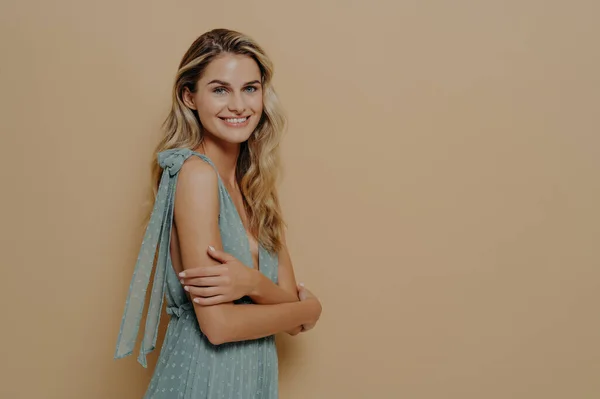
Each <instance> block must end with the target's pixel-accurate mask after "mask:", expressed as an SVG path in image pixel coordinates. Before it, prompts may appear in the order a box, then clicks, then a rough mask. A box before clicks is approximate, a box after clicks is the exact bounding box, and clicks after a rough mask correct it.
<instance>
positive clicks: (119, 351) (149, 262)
mask: <svg viewBox="0 0 600 399" xmlns="http://www.w3.org/2000/svg"><path fill="white" fill-rule="evenodd" d="M192 153H193V151H192V150H190V149H189V148H175V149H170V150H166V151H162V152H160V153H159V154H158V163H159V165H160V166H161V168H163V173H162V176H161V179H160V183H159V186H158V193H157V195H156V199H155V201H154V209H153V210H152V215H151V216H150V222H149V223H148V227H147V228H146V232H145V234H144V240H143V241H142V246H141V248H140V252H139V254H138V258H137V261H136V264H135V268H134V270H133V277H132V278H131V283H130V285H129V294H128V296H127V302H126V303H125V310H124V312H123V319H122V320H121V328H120V330H119V337H118V339H117V346H116V351H115V359H120V358H123V357H125V356H129V355H131V354H132V353H133V348H134V346H135V341H136V337H137V335H138V331H139V328H140V321H141V318H142V312H143V310H144V302H145V299H146V292H147V290H148V284H149V282H150V275H151V273H152V266H153V265H154V258H155V255H156V251H157V250H158V260H157V263H156V272H155V273H154V281H153V283H152V294H151V296H150V304H149V306H148V314H147V316H146V326H145V328H144V337H143V340H142V345H141V348H140V354H139V356H138V362H139V363H140V364H141V365H142V366H144V367H147V362H146V355H147V354H148V353H150V352H152V351H153V350H154V348H155V347H156V339H157V337H158V325H159V322H160V311H161V309H162V305H163V299H164V292H165V285H166V281H167V280H166V278H165V276H166V270H167V267H166V265H167V260H168V257H169V245H170V241H171V226H172V224H173V201H174V191H175V184H176V182H177V179H176V178H172V177H173V176H175V175H176V174H177V173H178V172H179V170H180V169H181V167H182V166H183V163H184V162H185V160H186V159H188V158H189V157H190V156H191V155H192Z"/></svg>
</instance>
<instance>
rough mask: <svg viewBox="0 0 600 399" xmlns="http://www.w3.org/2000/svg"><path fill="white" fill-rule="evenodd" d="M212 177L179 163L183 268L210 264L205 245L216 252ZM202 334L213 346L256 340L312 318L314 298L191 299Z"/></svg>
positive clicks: (177, 211)
mask: <svg viewBox="0 0 600 399" xmlns="http://www.w3.org/2000/svg"><path fill="white" fill-rule="evenodd" d="M218 215H219V194H218V179H217V175H216V172H215V171H214V170H213V168H212V167H211V166H210V165H208V164H207V163H206V162H204V161H203V160H201V159H197V158H195V157H192V158H190V159H188V160H187V161H186V162H185V163H184V165H183V166H182V168H181V170H180V172H179V177H178V183H177V187H176V193H175V208H174V219H175V225H176V227H177V233H178V237H179V246H180V252H181V258H182V264H183V269H184V270H188V269H190V268H193V267H196V265H207V266H208V265H216V264H219V262H218V261H216V260H214V259H212V258H211V257H210V256H208V254H207V252H206V248H207V247H208V246H209V245H213V246H214V247H216V248H217V249H219V250H222V247H223V246H222V242H221V235H220V231H219V225H218ZM194 311H195V312H196V316H197V319H198V323H199V326H200V329H201V330H202V332H203V333H204V334H205V335H206V336H207V338H208V339H209V340H210V342H212V343H213V344H221V343H224V342H233V341H240V340H245V339H256V338H260V337H265V336H268V335H272V334H276V333H278V332H283V331H291V330H294V329H297V328H298V327H300V326H301V325H302V324H306V323H310V322H313V321H315V320H316V319H318V317H319V315H320V312H321V305H320V303H319V302H318V300H312V301H302V302H291V303H280V304H273V305H261V304H257V305H255V304H251V305H234V304H233V303H232V302H229V303H222V304H218V305H211V306H202V305H198V304H196V303H194Z"/></svg>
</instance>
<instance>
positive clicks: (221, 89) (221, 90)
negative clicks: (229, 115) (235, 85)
mask: <svg viewBox="0 0 600 399" xmlns="http://www.w3.org/2000/svg"><path fill="white" fill-rule="evenodd" d="M226 92H227V89H225V88H224V87H222V86H221V87H216V88H214V89H213V93H215V94H225V93H226Z"/></svg>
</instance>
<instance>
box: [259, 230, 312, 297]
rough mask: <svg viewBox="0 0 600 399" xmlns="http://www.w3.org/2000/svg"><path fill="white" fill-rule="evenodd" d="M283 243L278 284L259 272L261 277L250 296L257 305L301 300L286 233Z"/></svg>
mask: <svg viewBox="0 0 600 399" xmlns="http://www.w3.org/2000/svg"><path fill="white" fill-rule="evenodd" d="M281 241H282V243H283V246H282V249H281V251H279V255H278V258H279V268H278V273H277V280H278V284H275V283H273V282H272V281H271V280H270V279H269V278H267V277H266V276H265V275H264V274H262V273H260V272H258V274H259V276H258V282H257V284H256V287H255V289H254V290H253V291H252V292H251V293H250V294H249V295H248V296H249V297H250V298H252V300H253V301H254V302H255V303H258V304H262V305H269V304H277V303H285V302H297V301H299V300H300V299H299V298H298V288H297V285H296V276H295V275H294V267H293V266H292V259H291V257H290V253H289V251H288V248H287V243H286V239H285V232H284V233H283V234H282V237H281Z"/></svg>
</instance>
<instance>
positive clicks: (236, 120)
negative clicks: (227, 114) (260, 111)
mask: <svg viewBox="0 0 600 399" xmlns="http://www.w3.org/2000/svg"><path fill="white" fill-rule="evenodd" d="M246 119H248V118H247V117H246V118H230V119H225V121H227V122H229V123H244V122H246Z"/></svg>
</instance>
